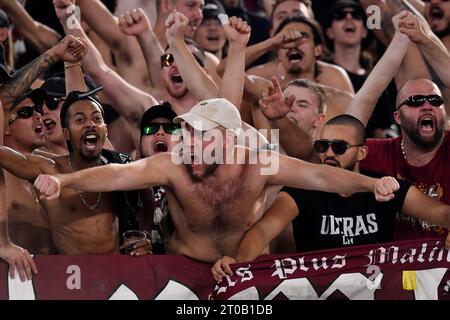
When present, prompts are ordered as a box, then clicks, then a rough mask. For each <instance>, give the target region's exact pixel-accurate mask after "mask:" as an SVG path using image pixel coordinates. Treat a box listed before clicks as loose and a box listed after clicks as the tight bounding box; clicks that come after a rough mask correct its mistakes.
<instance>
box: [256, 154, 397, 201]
mask: <svg viewBox="0 0 450 320" xmlns="http://www.w3.org/2000/svg"><path fill="white" fill-rule="evenodd" d="M260 159H264V160H261V162H263V163H268V161H270V163H271V165H272V166H273V165H274V164H275V165H276V164H277V162H278V165H279V166H278V170H277V171H276V172H275V173H274V174H273V175H269V176H268V180H267V183H268V184H273V185H282V186H288V187H293V188H299V189H306V190H317V191H323V192H331V193H340V194H342V193H345V194H353V193H357V192H373V193H374V194H375V198H376V199H377V200H378V201H389V200H391V199H392V198H393V197H394V192H395V191H397V190H398V189H399V187H400V186H399V184H398V182H397V180H395V179H394V178H392V177H383V178H381V179H375V178H371V177H368V176H364V175H361V174H358V173H356V172H352V171H349V170H345V169H340V168H335V167H332V166H328V165H323V164H313V163H308V162H305V161H302V160H298V159H294V158H291V157H288V156H284V155H281V154H276V153H275V152H260ZM272 169H274V167H273V168H272ZM261 170H263V168H262V167H261ZM262 172H263V171H262Z"/></svg>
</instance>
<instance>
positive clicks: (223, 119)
mask: <svg viewBox="0 0 450 320" xmlns="http://www.w3.org/2000/svg"><path fill="white" fill-rule="evenodd" d="M182 121H186V122H187V123H189V125H190V126H191V127H193V128H194V129H196V130H199V131H208V130H212V129H214V128H216V127H218V126H222V127H224V128H225V129H228V130H230V131H232V132H233V133H234V134H235V135H238V134H239V130H240V129H241V125H242V120H241V115H240V113H239V110H238V109H237V108H236V107H235V106H234V104H232V103H231V102H230V101H228V100H227V99H224V98H215V99H208V100H203V101H201V102H199V103H197V104H196V105H195V106H193V107H192V109H191V111H189V112H188V113H185V114H182V115H180V116H178V117H176V118H175V119H174V120H173V122H174V123H180V122H182Z"/></svg>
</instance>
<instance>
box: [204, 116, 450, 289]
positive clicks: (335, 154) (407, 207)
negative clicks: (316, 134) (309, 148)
mask: <svg viewBox="0 0 450 320" xmlns="http://www.w3.org/2000/svg"><path fill="white" fill-rule="evenodd" d="M364 141H365V129H364V126H363V124H362V123H361V122H360V121H359V120H358V119H356V118H354V117H352V116H350V115H340V116H337V117H335V118H333V119H331V120H329V121H328V122H327V123H326V124H325V125H324V127H323V131H322V135H321V139H319V140H316V141H315V143H314V146H315V149H316V151H317V152H318V154H319V156H320V161H321V163H322V164H325V165H328V166H333V167H338V168H343V169H346V170H348V171H353V172H360V169H359V166H360V162H361V161H362V160H363V159H364V158H365V157H366V156H367V154H368V153H369V154H370V153H371V152H372V150H369V149H370V148H368V147H367V146H366V145H365V143H364ZM362 172H364V171H362ZM371 175H372V176H376V174H374V173H371ZM398 183H399V185H400V188H399V189H398V190H397V191H396V192H395V197H394V198H393V199H391V200H390V201H387V202H378V201H376V200H375V198H374V197H373V194H371V193H368V192H364V193H346V192H342V191H340V192H339V193H327V192H322V191H310V190H302V189H294V188H284V189H283V190H282V191H281V192H280V194H279V196H278V198H277V200H276V201H275V202H274V204H273V205H272V207H271V208H270V209H269V210H268V211H267V212H266V213H265V214H264V217H263V218H262V219H261V220H260V221H258V222H257V223H256V224H255V225H254V226H253V227H252V228H251V229H250V230H249V231H247V233H246V234H245V235H244V237H243V238H242V241H241V243H240V245H239V248H238V250H237V254H236V256H234V259H233V258H230V257H223V258H222V259H219V260H218V261H217V262H216V263H215V265H214V267H213V268H212V269H211V270H212V272H213V275H214V278H215V279H216V280H218V281H220V280H221V278H222V277H223V276H225V275H226V274H228V275H232V273H231V270H230V268H229V264H230V263H236V262H243V261H250V260H254V259H255V258H256V257H258V256H259V255H261V254H263V253H265V252H264V249H265V248H266V247H267V246H268V244H269V242H270V240H271V239H272V238H273V237H274V236H275V235H276V233H277V232H279V230H281V228H284V226H286V225H287V224H288V223H290V222H291V221H292V223H293V236H294V239H295V243H296V247H297V252H305V251H313V250H323V249H329V248H340V247H347V246H353V245H363V244H371V243H380V242H389V241H392V240H393V233H394V222H395V215H396V212H397V211H402V212H403V213H404V214H406V215H409V216H411V217H415V218H419V219H423V220H426V221H429V222H430V223H434V224H438V225H441V226H444V227H447V228H448V227H450V206H448V205H446V204H444V203H442V202H440V201H435V200H433V199H430V198H429V197H427V196H425V195H424V194H423V193H422V192H421V191H420V190H419V189H418V188H417V187H415V186H412V185H411V184H410V183H408V182H405V181H401V180H399V181H398ZM445 245H446V247H447V248H450V236H449V237H447V239H446V242H445ZM224 271H225V272H224Z"/></svg>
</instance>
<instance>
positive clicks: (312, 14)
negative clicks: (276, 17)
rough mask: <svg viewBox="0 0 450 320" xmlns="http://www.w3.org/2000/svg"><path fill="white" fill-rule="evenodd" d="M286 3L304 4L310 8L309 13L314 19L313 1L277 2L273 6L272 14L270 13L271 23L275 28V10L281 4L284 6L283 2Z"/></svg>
mask: <svg viewBox="0 0 450 320" xmlns="http://www.w3.org/2000/svg"><path fill="white" fill-rule="evenodd" d="M286 1H297V2H300V3H303V4H304V5H305V6H306V7H307V8H308V11H309V14H310V15H311V17H314V12H313V10H312V4H311V0H276V1H275V3H274V4H273V5H272V12H271V13H270V23H272V26H273V14H274V12H275V9H276V8H278V6H279V5H280V4H282V3H283V2H286Z"/></svg>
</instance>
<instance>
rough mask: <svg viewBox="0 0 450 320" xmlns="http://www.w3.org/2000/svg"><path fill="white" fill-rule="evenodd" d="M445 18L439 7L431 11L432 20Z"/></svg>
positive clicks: (432, 8) (434, 7)
mask: <svg viewBox="0 0 450 320" xmlns="http://www.w3.org/2000/svg"><path fill="white" fill-rule="evenodd" d="M443 17H444V11H443V10H442V9H441V8H440V7H437V6H433V7H431V9H430V18H431V20H440V19H442V18H443Z"/></svg>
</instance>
